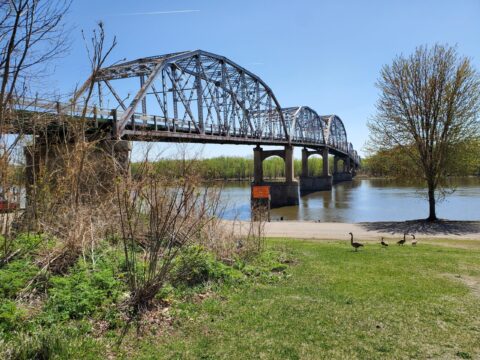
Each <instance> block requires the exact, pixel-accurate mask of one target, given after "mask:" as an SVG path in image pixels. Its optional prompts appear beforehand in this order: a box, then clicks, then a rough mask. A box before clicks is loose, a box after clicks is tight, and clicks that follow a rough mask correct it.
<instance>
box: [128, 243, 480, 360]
mask: <svg viewBox="0 0 480 360" xmlns="http://www.w3.org/2000/svg"><path fill="white" fill-rule="evenodd" d="M437 242H438V241H437ZM269 244H270V245H271V246H272V247H275V248H279V247H280V248H285V249H287V251H288V252H290V253H292V254H293V257H294V258H295V259H296V264H294V265H292V266H291V267H290V268H289V270H288V273H289V276H288V277H286V278H284V279H282V280H281V281H280V282H272V283H269V282H260V283H258V284H256V285H255V286H252V285H248V286H245V287H242V288H241V289H232V288H230V289H228V288H227V289H223V290H221V292H220V293H219V294H217V295H216V296H213V297H210V298H207V299H205V300H203V301H201V302H197V303H189V304H187V305H183V306H182V307H179V309H177V311H176V317H177V321H176V322H175V323H174V325H173V328H172V329H171V330H170V331H167V332H163V334H156V335H149V336H146V337H143V338H142V339H141V340H138V341H135V342H131V341H128V342H130V344H129V345H130V348H131V349H135V350H132V351H133V353H134V354H135V355H136V356H139V357H140V358H173V359H184V358H185V359H240V358H242V359H323V358H325V359H387V358H388V359H400V358H402V359H403V358H422V359H424V358H441V359H452V358H463V359H479V358H480V298H479V297H478V294H479V292H478V287H477V288H475V287H476V286H478V284H479V283H478V280H480V249H479V248H478V246H477V247H476V248H475V246H472V247H471V248H469V249H462V248H454V247H451V246H450V247H446V246H436V245H430V244H425V243H422V244H420V245H419V246H417V247H412V246H404V247H400V246H395V245H391V246H390V247H389V248H388V249H382V248H380V245H377V244H367V246H366V247H365V248H364V249H362V250H361V251H359V252H353V251H352V250H351V248H350V247H349V245H348V244H346V243H340V242H329V243H326V242H312V241H300V240H298V241H297V240H283V239H271V240H269ZM476 281H477V282H476ZM472 284H473V285H472ZM475 284H476V285H475ZM130 355H131V354H130ZM130 355H128V356H130ZM125 356H127V355H125Z"/></svg>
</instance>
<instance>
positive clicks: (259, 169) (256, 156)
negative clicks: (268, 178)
mask: <svg viewBox="0 0 480 360" xmlns="http://www.w3.org/2000/svg"><path fill="white" fill-rule="evenodd" d="M262 152H263V149H262V148H261V147H260V146H259V145H257V147H256V148H255V149H253V182H254V183H255V184H261V183H262V182H263V164H262V162H263V156H262V155H263V154H262Z"/></svg>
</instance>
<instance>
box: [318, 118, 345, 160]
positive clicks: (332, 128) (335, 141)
mask: <svg viewBox="0 0 480 360" xmlns="http://www.w3.org/2000/svg"><path fill="white" fill-rule="evenodd" d="M322 119H323V120H324V121H325V124H326V134H325V137H326V140H327V144H328V145H329V146H331V147H333V148H336V149H338V150H340V151H342V152H344V153H347V154H348V152H349V149H348V140H347V131H346V130H345V125H344V124H343V121H342V119H340V117H339V116H337V115H325V116H322Z"/></svg>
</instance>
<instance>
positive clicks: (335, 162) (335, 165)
mask: <svg viewBox="0 0 480 360" xmlns="http://www.w3.org/2000/svg"><path fill="white" fill-rule="evenodd" d="M339 159H340V158H339V157H338V156H336V155H335V156H334V157H333V174H336V173H338V160H339Z"/></svg>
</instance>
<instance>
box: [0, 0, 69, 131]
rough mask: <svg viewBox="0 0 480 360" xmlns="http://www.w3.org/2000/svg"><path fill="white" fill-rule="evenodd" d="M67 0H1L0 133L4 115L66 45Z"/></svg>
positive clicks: (3, 123)
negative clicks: (65, 18) (65, 20)
mask: <svg viewBox="0 0 480 360" xmlns="http://www.w3.org/2000/svg"><path fill="white" fill-rule="evenodd" d="M69 6H70V0H60V1H48V0H0V69H1V70H0V136H1V134H4V126H5V116H6V114H7V112H8V110H9V108H10V107H11V105H12V103H15V98H18V97H21V96H23V95H24V94H25V92H26V91H27V90H28V89H30V87H31V80H32V78H34V77H36V76H38V74H39V73H41V70H43V68H44V67H45V66H46V64H47V63H48V62H49V61H50V60H52V59H54V58H57V57H58V56H61V55H63V54H64V53H65V51H66V49H67V47H68V46H67V45H68V44H67V41H66V32H65V29H64V22H63V20H64V17H65V14H66V12H67V10H68V8H69Z"/></svg>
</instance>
